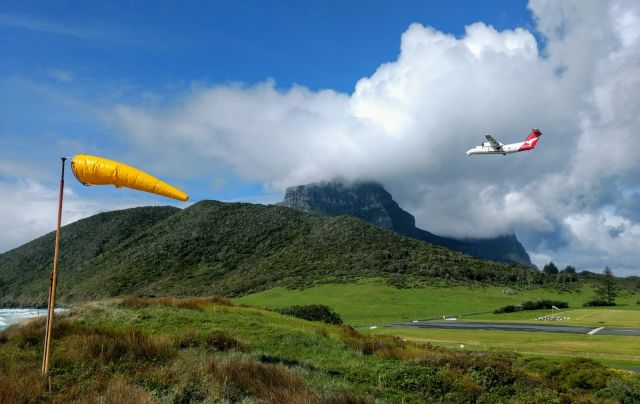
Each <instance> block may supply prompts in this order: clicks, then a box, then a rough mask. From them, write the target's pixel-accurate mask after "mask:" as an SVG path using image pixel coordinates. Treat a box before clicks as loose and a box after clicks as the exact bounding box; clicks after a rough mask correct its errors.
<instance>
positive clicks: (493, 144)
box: [484, 134, 502, 150]
mask: <svg viewBox="0 0 640 404" xmlns="http://www.w3.org/2000/svg"><path fill="white" fill-rule="evenodd" d="M484 137H486V138H487V141H488V142H489V144H490V145H491V147H493V150H502V145H500V143H498V141H496V140H495V139H494V138H493V136H491V135H489V134H486V135H484Z"/></svg>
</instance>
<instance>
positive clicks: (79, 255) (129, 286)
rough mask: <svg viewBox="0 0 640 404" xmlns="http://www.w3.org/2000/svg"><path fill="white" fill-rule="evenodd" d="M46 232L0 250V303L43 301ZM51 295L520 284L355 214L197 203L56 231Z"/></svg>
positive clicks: (510, 269) (486, 264) (521, 275)
mask: <svg viewBox="0 0 640 404" xmlns="http://www.w3.org/2000/svg"><path fill="white" fill-rule="evenodd" d="M52 245H53V234H48V235H46V236H44V237H42V238H39V239H37V240H34V241H32V242H30V243H27V244H25V245H24V246H22V247H19V248H17V249H14V250H12V251H9V252H7V253H4V254H2V255H0V304H3V305H10V304H20V305H34V304H42V303H44V302H45V301H46V291H47V287H46V284H47V280H48V275H49V273H50V271H51V260H52V258H51V257H52V249H53V247H52ZM60 251H61V255H60V257H61V260H60V267H59V268H60V275H59V290H58V299H59V300H58V301H60V302H62V303H64V302H67V303H68V302H72V301H78V300H90V299H95V298H99V297H109V296H117V295H123V294H134V293H135V294H143V295H207V294H212V293H217V294H222V295H226V296H237V295H242V294H247V293H254V292H259V291H263V290H267V289H270V288H272V287H275V286H283V287H287V288H301V287H308V286H312V285H314V284H317V283H328V282H333V283H335V282H338V283H341V282H346V281H353V280H357V279H360V278H363V277H381V278H383V279H385V281H386V282H387V283H389V284H391V285H394V286H401V287H402V286H405V287H406V286H415V285H422V284H433V283H447V284H450V283H451V282H454V283H455V282H465V283H468V282H483V283H494V284H496V283H497V284H504V283H526V282H527V281H531V279H532V277H534V274H533V272H532V271H531V270H530V269H528V268H524V267H515V266H510V265H505V264H499V263H495V262H492V261H487V260H482V259H479V258H474V257H470V256H467V255H464V254H462V253H457V252H454V251H451V250H448V249H446V248H443V247H438V246H434V245H430V244H427V243H424V242H421V241H418V240H413V239H410V238H406V237H402V236H399V235H397V234H395V233H393V232H391V231H387V230H384V229H380V228H378V227H376V226H373V225H370V224H368V223H366V222H364V221H362V220H359V219H355V218H351V217H346V216H338V217H320V216H316V215H312V214H308V213H304V212H299V211H296V210H293V209H289V208H285V207H279V206H263V205H254V204H242V203H222V202H215V201H202V202H199V203H197V204H195V205H193V206H191V207H189V208H186V209H184V210H181V211H178V210H176V209H175V208H169V207H164V208H161V207H156V208H153V207H148V208H137V209H129V210H123V211H117V212H110V213H103V214H99V215H96V216H93V217H90V218H87V219H84V220H80V221H78V222H76V223H73V224H71V225H68V226H65V227H64V228H63V229H62V238H61V250H60Z"/></svg>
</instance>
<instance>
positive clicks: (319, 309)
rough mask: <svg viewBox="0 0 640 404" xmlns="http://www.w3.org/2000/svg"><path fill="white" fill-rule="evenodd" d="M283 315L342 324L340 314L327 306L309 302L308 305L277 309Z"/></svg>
mask: <svg viewBox="0 0 640 404" xmlns="http://www.w3.org/2000/svg"><path fill="white" fill-rule="evenodd" d="M278 311H279V312H280V313H281V314H284V315H285V316H293V317H298V318H301V319H304V320H309V321H321V322H323V323H327V324H342V318H340V315H339V314H338V313H336V312H335V311H333V309H332V308H331V307H329V306H325V305H322V304H311V305H308V306H291V307H287V308H285V309H281V310H278Z"/></svg>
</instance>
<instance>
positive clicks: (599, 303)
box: [583, 299, 616, 307]
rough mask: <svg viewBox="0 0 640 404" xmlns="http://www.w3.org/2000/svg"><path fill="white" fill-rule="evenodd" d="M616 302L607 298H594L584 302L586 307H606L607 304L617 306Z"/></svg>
mask: <svg viewBox="0 0 640 404" xmlns="http://www.w3.org/2000/svg"><path fill="white" fill-rule="evenodd" d="M615 305H616V304H615V303H614V302H608V301H606V300H599V299H592V300H589V301H588V302H586V303H585V304H583V306H584V307H605V306H615Z"/></svg>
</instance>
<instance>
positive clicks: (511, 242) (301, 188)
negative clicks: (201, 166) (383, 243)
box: [278, 180, 533, 267]
mask: <svg viewBox="0 0 640 404" xmlns="http://www.w3.org/2000/svg"><path fill="white" fill-rule="evenodd" d="M278 205H280V206H286V207H289V208H293V209H299V210H302V211H304V212H309V213H315V214H319V215H324V216H338V215H349V216H353V217H357V218H360V219H363V220H365V221H367V222H369V223H372V224H374V225H376V226H379V227H382V228H385V229H388V230H392V231H394V232H396V233H398V234H401V235H403V236H406V237H412V238H415V239H418V240H422V241H425V242H428V243H431V244H436V245H440V246H442V247H446V248H450V249H453V250H456V251H460V252H462V253H465V254H469V255H473V256H476V257H481V258H486V259H490V260H494V261H499V262H505V263H513V264H518V265H526V266H532V267H533V264H532V263H531V259H530V257H529V254H527V252H526V250H525V249H524V247H523V246H522V244H520V242H519V241H518V239H517V237H516V235H515V234H513V233H512V234H508V235H504V236H498V237H493V238H467V239H456V238H451V237H443V236H438V235H436V234H433V233H431V232H429V231H427V230H423V229H420V228H418V227H416V225H415V218H414V217H413V215H411V214H410V213H409V212H407V211H405V210H403V209H402V208H400V206H399V205H398V203H397V202H396V201H395V200H393V197H392V195H391V194H390V193H389V192H388V191H387V190H386V189H384V187H383V186H382V185H381V184H379V183H377V182H374V181H355V182H352V183H349V184H346V183H345V182H343V181H340V180H334V181H325V182H316V183H311V184H306V185H297V186H294V187H289V188H287V190H286V192H285V197H284V200H283V201H282V202H280V203H278Z"/></svg>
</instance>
